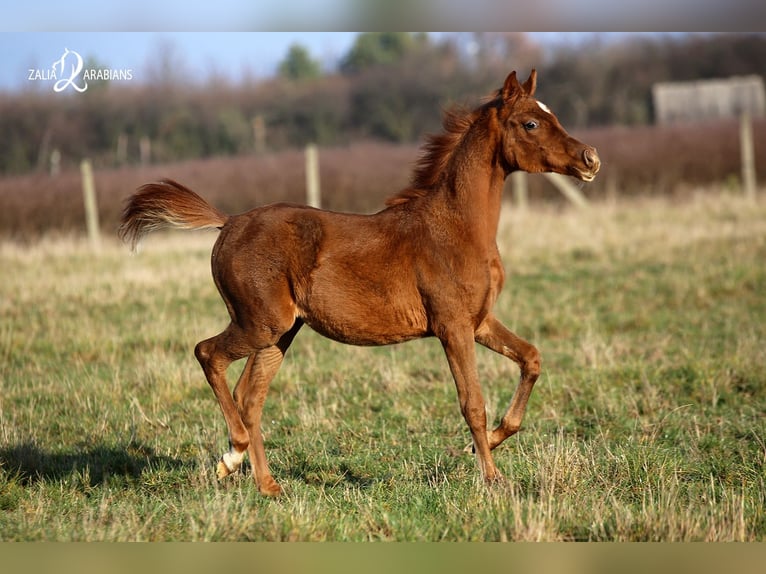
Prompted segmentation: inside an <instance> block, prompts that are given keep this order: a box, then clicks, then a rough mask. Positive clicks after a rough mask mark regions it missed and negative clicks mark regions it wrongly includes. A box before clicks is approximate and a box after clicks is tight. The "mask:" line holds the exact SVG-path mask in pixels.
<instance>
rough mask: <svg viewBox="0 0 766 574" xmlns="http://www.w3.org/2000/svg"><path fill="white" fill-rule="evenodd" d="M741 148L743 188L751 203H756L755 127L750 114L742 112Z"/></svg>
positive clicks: (740, 124)
mask: <svg viewBox="0 0 766 574" xmlns="http://www.w3.org/2000/svg"><path fill="white" fill-rule="evenodd" d="M739 147H740V153H741V154H742V188H743V190H744V192H745V197H746V198H747V199H748V200H749V201H755V152H754V150H753V125H752V123H751V122H750V114H749V113H747V112H742V114H741V115H740V117H739Z"/></svg>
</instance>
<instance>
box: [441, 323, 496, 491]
mask: <svg viewBox="0 0 766 574" xmlns="http://www.w3.org/2000/svg"><path fill="white" fill-rule="evenodd" d="M440 339H441V342H442V345H443V347H444V352H445V354H446V355H447V361H448V362H449V366H450V371H451V372H452V376H453V378H454V379H455V386H456V387H457V395H458V401H459V402H460V411H461V412H462V413H463V418H465V422H466V423H467V424H468V428H469V429H470V430H471V436H472V437H473V445H474V452H475V453H476V459H477V462H478V464H479V469H480V470H481V474H482V476H483V477H484V480H485V481H486V482H487V483H493V482H496V481H499V480H502V478H503V477H502V475H501V474H500V471H499V470H498V469H497V467H496V466H495V462H494V460H493V459H492V453H491V452H490V450H491V449H490V446H489V443H488V438H489V433H487V413H486V410H485V406H484V398H483V397H482V394H481V387H480V386H479V374H478V371H477V369H476V350H475V348H474V340H473V338H472V337H471V330H470V329H468V330H466V331H465V332H460V331H457V332H454V333H452V334H449V335H447V336H444V337H440Z"/></svg>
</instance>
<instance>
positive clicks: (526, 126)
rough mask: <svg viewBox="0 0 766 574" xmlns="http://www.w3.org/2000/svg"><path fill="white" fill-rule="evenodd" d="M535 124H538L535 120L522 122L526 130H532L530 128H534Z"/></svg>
mask: <svg viewBox="0 0 766 574" xmlns="http://www.w3.org/2000/svg"><path fill="white" fill-rule="evenodd" d="M537 126H538V124H537V122H536V121H528V122H524V129H525V130H527V131H532V130H534V129H536V128H537Z"/></svg>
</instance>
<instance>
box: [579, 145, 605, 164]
mask: <svg viewBox="0 0 766 574" xmlns="http://www.w3.org/2000/svg"><path fill="white" fill-rule="evenodd" d="M582 159H583V161H584V162H585V165H587V166H588V167H589V168H591V169H598V167H599V166H600V165H601V161H600V160H599V159H598V154H597V153H596V150H595V149H593V148H586V149H585V151H583V152H582Z"/></svg>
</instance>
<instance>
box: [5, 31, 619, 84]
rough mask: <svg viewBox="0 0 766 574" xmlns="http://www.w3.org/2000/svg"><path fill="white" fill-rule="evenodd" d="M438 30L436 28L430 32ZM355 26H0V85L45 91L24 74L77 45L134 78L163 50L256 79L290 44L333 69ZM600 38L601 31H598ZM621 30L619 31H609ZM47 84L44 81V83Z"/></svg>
mask: <svg viewBox="0 0 766 574" xmlns="http://www.w3.org/2000/svg"><path fill="white" fill-rule="evenodd" d="M432 34H435V35H437V36H438V34H440V33H432ZM357 35H358V33H357V32H0V54H2V55H3V56H2V60H0V91H6V92H14V91H20V90H26V89H48V88H49V87H50V86H47V85H46V84H44V83H43V82H40V81H38V80H31V81H30V80H29V76H30V70H33V72H32V75H33V77H34V76H35V73H38V72H39V73H40V74H44V73H46V72H47V71H48V70H50V68H51V66H52V65H53V64H54V62H56V61H57V60H59V59H60V58H61V57H62V55H63V54H64V52H65V50H71V51H75V52H77V53H78V54H80V55H81V56H82V58H83V59H84V60H85V61H86V62H87V61H89V60H91V61H95V62H97V63H98V64H99V65H101V66H105V67H108V68H110V69H118V70H119V69H123V70H124V69H130V70H131V71H132V77H133V78H134V79H135V80H136V81H138V82H140V81H141V80H142V79H145V78H146V74H148V73H149V70H150V69H151V68H154V69H157V68H158V66H159V59H160V58H161V54H162V53H163V52H167V51H168V50H170V51H171V53H173V54H174V58H175V59H176V60H177V61H178V63H179V64H180V66H179V67H181V68H182V70H181V71H180V73H182V75H189V76H191V78H189V79H190V80H192V82H193V81H195V80H200V81H206V80H207V79H208V78H209V77H210V76H211V75H215V76H223V77H225V78H226V79H227V80H228V81H230V82H233V83H237V82H238V81H240V80H241V79H243V77H249V78H251V79H262V78H265V77H269V76H272V75H274V73H275V72H276V69H277V66H278V65H279V63H280V62H281V61H282V60H283V59H284V58H285V56H286V54H287V52H288V50H289V48H290V46H291V45H292V44H295V43H298V44H301V45H302V46H304V47H306V48H307V49H308V50H309V52H310V54H311V57H312V58H314V59H316V60H319V61H320V62H322V64H323V65H324V67H325V69H326V70H333V69H334V68H335V67H336V66H337V64H338V61H339V60H340V59H341V58H342V57H343V56H344V55H345V54H346V53H347V52H348V51H349V49H350V48H351V46H352V45H353V43H354V41H355V39H356V37H357ZM601 35H602V36H604V34H601ZM615 35H619V34H615ZM532 36H533V37H534V38H535V40H537V41H539V42H541V43H543V44H549V45H550V44H553V43H561V42H568V43H569V44H571V45H575V44H576V43H577V42H578V41H582V40H583V39H586V38H590V37H592V36H593V34H592V33H589V32H570V33H559V32H547V33H532ZM49 83H50V82H49Z"/></svg>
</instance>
